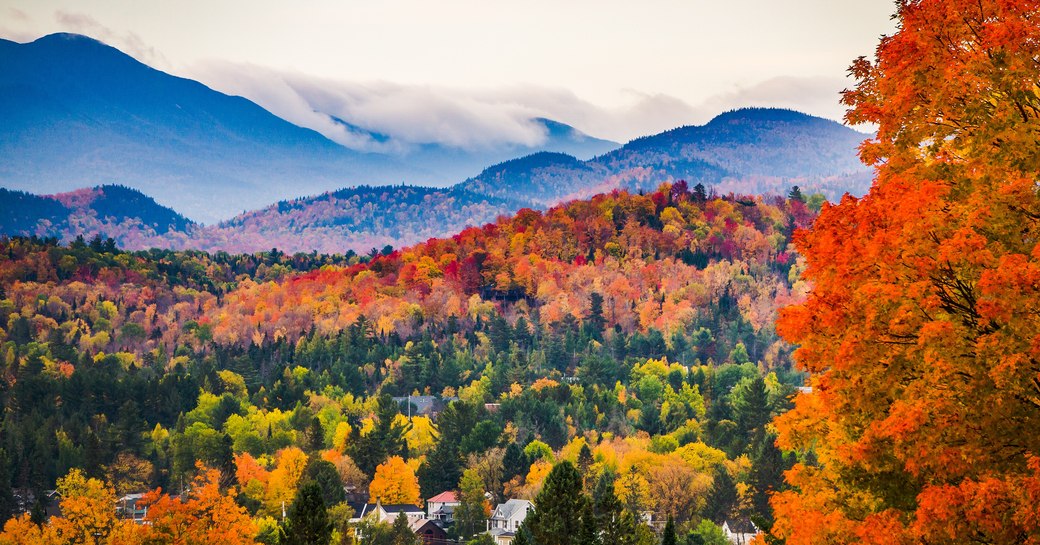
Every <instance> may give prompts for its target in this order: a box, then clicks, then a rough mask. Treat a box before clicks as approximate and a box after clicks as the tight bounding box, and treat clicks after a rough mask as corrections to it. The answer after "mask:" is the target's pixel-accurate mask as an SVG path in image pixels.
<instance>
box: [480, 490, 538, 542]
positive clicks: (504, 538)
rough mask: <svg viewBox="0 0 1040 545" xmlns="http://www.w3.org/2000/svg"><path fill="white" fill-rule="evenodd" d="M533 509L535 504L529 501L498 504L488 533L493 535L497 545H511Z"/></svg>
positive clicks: (488, 525) (488, 526) (489, 522)
mask: <svg viewBox="0 0 1040 545" xmlns="http://www.w3.org/2000/svg"><path fill="white" fill-rule="evenodd" d="M533 509H534V504H532V503H531V502H529V501H527V500H508V501H506V502H505V503H500V504H498V507H496V508H495V510H494V512H492V513H491V518H489V519H488V523H487V528H488V531H487V533H489V534H491V537H492V538H494V540H495V543H496V544H497V545H509V544H510V543H512V542H513V538H514V537H516V531H517V530H519V529H520V525H521V524H523V523H524V520H525V519H526V518H527V514H528V513H529V512H530V511H531V510H533Z"/></svg>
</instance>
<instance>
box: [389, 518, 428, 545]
mask: <svg viewBox="0 0 1040 545" xmlns="http://www.w3.org/2000/svg"><path fill="white" fill-rule="evenodd" d="M390 538H391V543H392V545H419V543H421V542H420V540H419V536H417V535H415V532H412V529H411V528H409V527H408V517H407V516H405V515H404V514H399V515H397V518H395V519H394V525H393V528H392V529H391V530H390Z"/></svg>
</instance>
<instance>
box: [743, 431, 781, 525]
mask: <svg viewBox="0 0 1040 545" xmlns="http://www.w3.org/2000/svg"><path fill="white" fill-rule="evenodd" d="M787 469H788V466H787V464H786V463H785V461H784V457H783V453H781V452H780V449H779V448H777V446H776V436H774V435H766V436H765V437H764V438H763V439H762V440H761V441H758V444H757V445H756V448H755V450H754V454H753V456H752V458H751V474H750V476H749V479H748V481H749V482H748V484H750V485H751V490H752V496H751V508H752V509H753V510H754V513H755V514H757V515H758V516H760V517H762V519H764V520H765V521H767V522H772V520H773V508H772V507H771V506H770V505H769V496H770V495H771V494H772V493H773V492H779V491H780V490H782V489H783V486H784V471H786V470H787Z"/></svg>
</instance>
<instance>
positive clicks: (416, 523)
mask: <svg viewBox="0 0 1040 545" xmlns="http://www.w3.org/2000/svg"><path fill="white" fill-rule="evenodd" d="M427 524H428V525H430V527H431V529H432V528H436V529H437V530H436V532H437V533H444V528H441V527H440V525H438V524H437V523H436V522H435V521H432V520H429V519H415V520H413V521H412V522H410V523H408V528H410V529H411V530H412V533H415V534H417V533H419V531H420V530H422V529H423V528H424V527H425V526H426V525H427Z"/></svg>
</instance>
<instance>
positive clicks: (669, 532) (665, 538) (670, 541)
mask: <svg viewBox="0 0 1040 545" xmlns="http://www.w3.org/2000/svg"><path fill="white" fill-rule="evenodd" d="M661 545H676V541H675V521H674V520H672V516H671V515H668V522H667V523H665V525H664V533H663V534H661Z"/></svg>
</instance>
